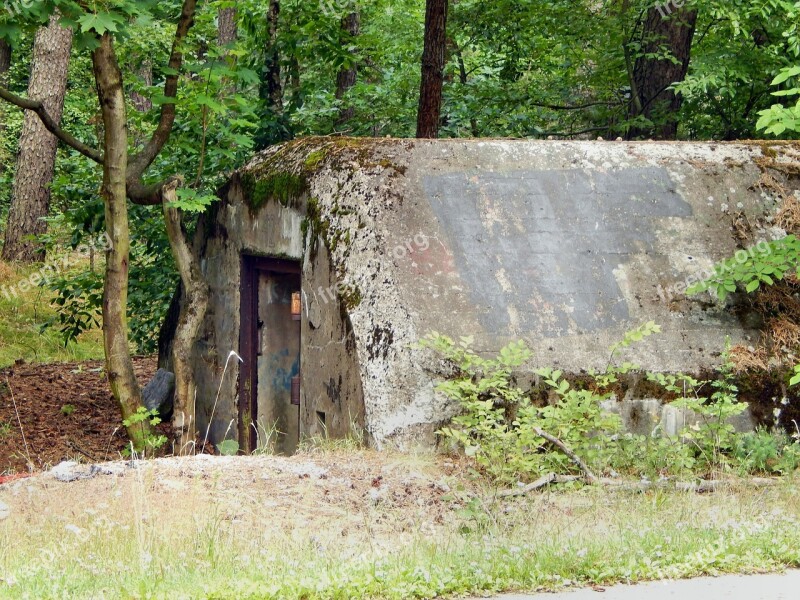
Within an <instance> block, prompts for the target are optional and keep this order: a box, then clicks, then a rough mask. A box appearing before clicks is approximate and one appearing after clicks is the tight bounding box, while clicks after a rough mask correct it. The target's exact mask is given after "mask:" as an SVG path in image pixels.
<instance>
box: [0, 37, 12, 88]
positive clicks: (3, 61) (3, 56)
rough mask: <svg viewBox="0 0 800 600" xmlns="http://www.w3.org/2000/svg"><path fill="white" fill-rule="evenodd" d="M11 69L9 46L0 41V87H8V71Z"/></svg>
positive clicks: (5, 42)
mask: <svg viewBox="0 0 800 600" xmlns="http://www.w3.org/2000/svg"><path fill="white" fill-rule="evenodd" d="M10 68H11V46H9V45H8V42H7V41H5V40H0V85H2V86H4V87H5V86H7V85H8V70H9V69H10Z"/></svg>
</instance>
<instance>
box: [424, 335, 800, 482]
mask: <svg viewBox="0 0 800 600" xmlns="http://www.w3.org/2000/svg"><path fill="white" fill-rule="evenodd" d="M658 331H659V328H658V326H657V325H655V324H654V323H647V324H645V325H643V326H641V327H639V328H637V329H635V330H633V331H631V332H629V333H628V334H626V336H625V338H624V339H623V340H622V341H620V342H618V343H617V344H615V345H614V346H612V348H611V357H612V360H613V359H614V357H615V356H616V354H617V352H618V351H619V350H620V349H622V348H627V347H629V346H630V345H632V344H633V343H635V342H638V341H640V340H642V339H644V338H645V337H647V336H649V335H652V334H654V333H657V332H658ZM472 341H473V340H472V338H471V337H463V338H461V339H460V340H459V341H458V342H455V341H454V340H452V339H451V338H449V337H447V336H445V335H442V334H439V333H437V332H433V333H431V334H429V335H428V336H426V338H425V339H423V340H422V342H421V343H420V345H421V346H422V347H426V348H430V349H433V350H435V351H436V352H437V353H438V354H440V355H441V356H442V357H443V358H445V359H446V360H447V361H448V362H449V363H451V364H452V366H453V368H454V372H453V374H452V376H451V377H450V378H448V379H447V380H445V381H443V382H442V383H440V384H439V386H438V387H437V389H438V390H439V391H441V392H443V393H444V394H445V395H446V396H448V397H449V398H451V399H452V400H455V401H457V402H458V403H459V405H460V406H461V408H462V413H461V414H459V415H458V416H456V417H455V418H453V420H452V422H451V424H450V425H449V426H447V427H443V428H442V429H441V430H440V431H439V434H440V435H441V436H442V437H443V438H445V439H447V440H451V441H453V442H455V443H456V444H457V445H458V446H460V447H462V448H463V449H464V452H465V454H466V455H467V456H470V457H473V458H474V459H475V461H476V463H477V465H478V466H479V467H480V470H481V471H482V473H483V474H485V475H486V476H487V477H489V478H490V479H491V480H493V481H495V482H498V483H504V484H513V483H516V482H518V481H528V480H532V479H535V478H537V477H540V476H542V475H544V474H547V473H559V474H566V473H576V474H580V469H579V468H578V466H577V465H575V464H574V462H573V461H572V460H571V459H570V458H569V457H568V456H567V455H566V454H565V453H564V452H562V451H560V450H558V449H556V448H554V447H552V446H551V445H550V442H548V441H547V440H546V439H544V438H543V437H542V436H540V435H537V429H538V430H539V431H543V432H545V433H547V434H549V435H551V436H555V437H556V438H558V439H559V440H560V441H562V442H563V443H564V444H566V445H567V446H568V447H569V448H570V449H571V450H572V451H573V452H574V453H575V454H576V455H577V456H578V457H580V458H581V460H583V461H584V462H585V463H586V464H587V466H588V467H589V468H590V469H592V470H593V471H594V472H595V473H603V472H606V473H615V472H617V473H625V474H629V475H637V476H646V477H650V478H658V477H665V476H677V475H686V474H689V473H694V474H707V473H708V472H709V471H714V470H718V469H727V468H730V467H738V468H739V469H740V470H742V471H745V472H779V473H786V472H790V471H793V470H795V469H796V468H797V467H798V466H799V465H800V444H797V443H790V442H791V440H790V438H788V436H786V437H785V439H784V438H780V437H777V434H775V437H773V438H770V439H769V440H768V439H766V438H765V437H764V435H763V434H750V435H745V436H740V435H738V434H737V433H736V431H735V428H734V427H733V425H732V424H731V422H730V421H731V419H732V418H733V417H735V416H737V415H740V414H741V413H742V412H743V411H744V410H745V409H746V408H747V404H746V403H744V402H739V400H738V397H737V393H738V390H737V388H736V386H735V385H734V383H733V366H732V364H731V362H730V359H729V357H728V354H727V353H726V354H725V363H724V364H723V366H722V367H721V369H720V377H719V378H718V379H716V380H712V381H700V380H697V379H694V378H693V377H691V376H689V375H684V374H663V373H646V374H645V375H646V378H647V379H648V380H649V381H651V382H654V383H657V384H658V385H660V386H661V387H662V388H663V389H664V391H665V392H667V393H669V394H672V395H675V396H677V397H678V399H677V400H675V401H674V402H673V406H676V407H678V408H684V409H687V410H690V411H692V412H693V413H694V414H695V415H696V416H697V421H696V423H695V424H693V425H691V426H689V427H686V428H685V429H684V430H683V431H681V432H680V434H679V435H677V436H664V435H662V432H661V431H660V430H659V429H658V428H656V430H654V431H653V433H652V434H651V435H646V436H645V435H634V434H623V433H621V432H620V430H621V421H620V419H619V417H618V416H617V415H614V414H611V413H609V412H606V411H605V410H603V408H602V406H601V402H602V401H603V400H606V399H607V398H608V397H609V396H610V395H611V394H610V393H607V392H604V390H608V388H609V386H610V385H612V384H614V383H617V382H618V381H619V378H620V375H622V374H625V373H630V372H633V371H641V369H640V368H639V367H638V366H637V365H634V364H632V363H627V362H626V363H623V364H622V365H621V366H619V367H614V366H612V365H609V366H608V367H607V368H606V369H605V370H604V371H602V372H591V373H590V375H591V380H590V382H589V383H588V384H587V385H585V386H582V387H583V388H584V389H581V388H578V387H575V386H574V385H573V384H571V383H570V382H569V381H568V380H567V379H565V377H564V374H563V372H561V371H559V370H554V369H551V368H543V369H539V370H537V371H536V374H537V375H538V376H539V377H540V379H541V383H542V384H543V385H544V386H546V387H547V388H548V389H549V390H550V392H551V396H553V397H554V401H552V402H550V403H549V404H548V405H546V406H537V405H536V404H535V403H534V402H533V401H532V400H531V394H530V393H528V392H526V391H524V390H522V389H521V388H520V387H519V386H518V385H517V383H516V380H515V377H514V371H515V369H518V368H519V367H521V366H522V365H523V364H525V363H526V362H528V361H529V360H530V358H531V356H532V354H531V351H530V350H529V349H528V348H527V346H526V345H525V343H524V342H521V341H519V342H513V343H511V344H509V345H508V346H506V347H505V348H503V349H502V350H501V351H500V353H499V354H498V355H497V356H496V357H494V358H484V357H481V356H479V355H477V354H476V353H475V352H473V351H472V349H471V345H472ZM703 389H709V390H710V391H711V394H710V396H709V395H704V394H703V393H702V390H703Z"/></svg>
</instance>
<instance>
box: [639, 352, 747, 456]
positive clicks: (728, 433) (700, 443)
mask: <svg viewBox="0 0 800 600" xmlns="http://www.w3.org/2000/svg"><path fill="white" fill-rule="evenodd" d="M724 359H725V362H724V363H723V365H722V366H721V367H720V371H719V375H720V376H719V377H718V378H717V379H714V380H712V381H710V382H708V381H695V380H693V379H691V378H689V377H686V376H682V377H681V380H682V381H683V383H684V384H685V389H684V390H683V396H682V397H680V398H678V399H677V400H676V401H674V402H673V403H672V405H673V406H675V407H676V408H685V409H689V410H691V411H692V412H693V413H694V414H695V415H696V416H697V419H698V421H697V422H696V423H695V424H693V425H690V426H689V427H687V428H686V429H685V430H684V431H683V432H682V433H681V436H682V437H683V438H684V439H686V440H688V441H690V442H691V444H692V446H693V447H694V448H695V450H696V452H697V454H698V459H699V461H700V463H701V464H703V465H705V466H707V467H708V468H711V469H714V468H721V467H725V466H726V465H727V463H728V456H729V455H730V452H731V450H732V448H733V447H734V445H735V441H736V429H735V428H734V426H733V425H732V424H731V419H732V418H734V417H737V416H739V415H741V414H742V413H743V412H744V411H745V410H746V409H747V403H746V402H739V400H738V398H737V392H738V389H737V388H736V385H735V384H734V381H733V364H732V363H731V361H730V357H729V355H728V353H727V352H726V353H725V355H724ZM650 378H651V380H657V378H656V377H653V376H651V377H650ZM706 386H709V387H710V388H711V390H712V394H711V396H710V397H706V396H703V395H701V393H700V390H701V389H702V388H703V387H706ZM676 387H677V386H675V387H672V388H671V389H672V391H675V390H676ZM687 392H689V393H687Z"/></svg>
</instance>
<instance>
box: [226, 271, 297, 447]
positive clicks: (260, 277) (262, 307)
mask: <svg viewBox="0 0 800 600" xmlns="http://www.w3.org/2000/svg"><path fill="white" fill-rule="evenodd" d="M300 288H301V276H300V263H299V262H295V261H290V260H282V259H272V258H263V257H255V256H243V257H242V285H241V323H242V330H241V335H240V351H241V352H240V353H241V356H242V359H243V360H244V364H243V365H242V371H241V381H240V385H239V389H240V401H239V439H240V443H241V447H242V448H243V449H244V450H246V451H249V452H254V451H256V450H258V449H267V448H269V449H270V450H271V451H273V452H277V453H279V454H292V453H293V452H295V450H296V449H297V444H298V441H299V438H300V313H301V299H300Z"/></svg>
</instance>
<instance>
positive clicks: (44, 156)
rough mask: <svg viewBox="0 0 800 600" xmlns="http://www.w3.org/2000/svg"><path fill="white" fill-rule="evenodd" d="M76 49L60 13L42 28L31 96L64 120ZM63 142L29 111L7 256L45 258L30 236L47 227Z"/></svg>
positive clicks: (36, 44) (9, 258)
mask: <svg viewBox="0 0 800 600" xmlns="http://www.w3.org/2000/svg"><path fill="white" fill-rule="evenodd" d="M71 50H72V30H71V29H65V28H62V27H61V26H59V24H58V17H57V16H54V17H52V18H51V19H50V24H49V25H48V26H47V27H42V28H41V29H39V31H38V32H37V33H36V38H35V41H34V45H33V63H32V67H31V79H30V83H29V85H28V97H29V98H32V99H35V100H41V101H42V102H43V103H44V106H45V108H47V111H48V112H49V113H50V116H52V117H53V119H54V120H55V121H56V123H58V122H60V121H61V114H62V112H63V109H64V94H65V93H66V89H67V68H68V66H69V55H70V52H71ZM57 145H58V141H57V140H56V138H55V136H53V135H51V134H50V133H49V132H48V131H47V130H46V129H45V127H44V125H43V124H42V122H41V120H40V119H39V117H38V116H37V115H35V114H34V113H32V112H26V114H25V121H24V124H23V127H22V136H21V137H20V141H19V154H18V157H17V170H16V174H15V176H14V187H13V191H12V196H11V207H10V209H9V213H8V223H7V226H6V236H5V245H4V246H3V254H2V257H3V259H4V260H7V261H12V260H13V261H21V262H34V261H37V260H43V259H44V249H43V248H42V247H41V246H40V245H39V244H37V243H36V242H35V241H33V240H31V239H29V238H30V236H35V235H40V234H42V233H44V232H45V231H46V230H47V224H46V223H45V222H44V221H43V220H42V219H43V218H44V217H46V216H47V214H48V212H49V210H50V184H51V183H52V180H53V171H54V168H55V160H56V148H57Z"/></svg>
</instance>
